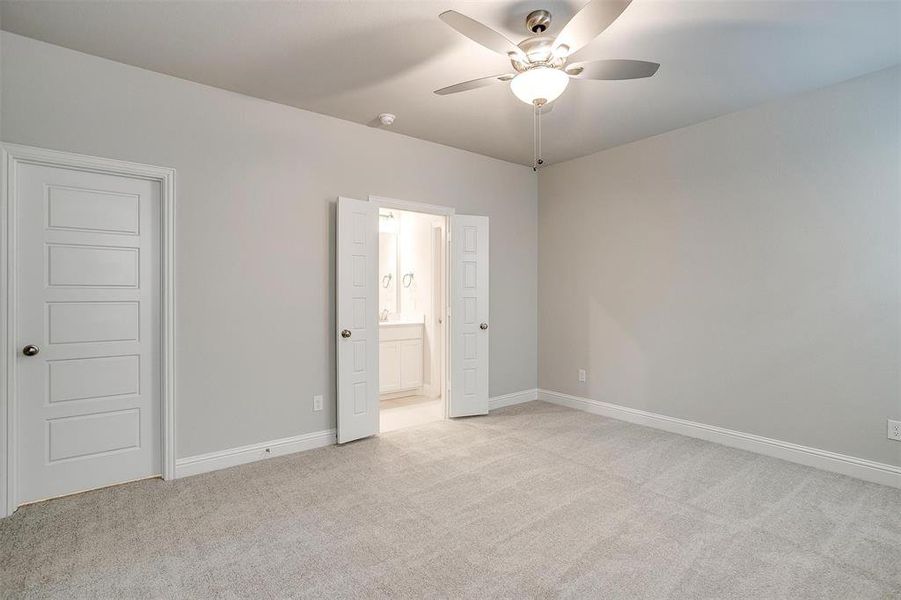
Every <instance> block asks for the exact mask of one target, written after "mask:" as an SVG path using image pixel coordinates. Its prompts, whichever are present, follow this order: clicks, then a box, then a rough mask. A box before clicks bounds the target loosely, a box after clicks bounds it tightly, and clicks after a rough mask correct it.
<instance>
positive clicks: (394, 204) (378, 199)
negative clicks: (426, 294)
mask: <svg viewBox="0 0 901 600" xmlns="http://www.w3.org/2000/svg"><path fill="white" fill-rule="evenodd" d="M369 201H370V202H373V203H375V204H376V205H377V206H378V207H379V208H393V209H395V210H406V211H410V212H418V213H425V214H429V215H437V216H439V217H444V222H445V234H444V336H443V337H444V339H443V340H442V342H443V346H444V348H443V350H442V354H443V355H444V356H442V357H441V358H442V361H441V374H440V377H439V381H440V383H441V384H443V386H444V387H443V389H441V398H442V400H443V402H442V403H443V404H444V418H445V419H446V418H448V415H449V414H450V396H451V394H452V392H451V383H450V380H451V378H450V377H449V376H448V373H450V359H451V339H452V338H453V336H451V335H449V334H448V332H449V331H450V323H451V312H450V305H451V302H450V300H451V298H450V290H451V288H450V281H451V253H450V252H449V251H448V247H449V246H450V243H451V227H452V225H451V221H452V219H451V217H453V216H454V214H455V213H456V211H455V210H454V209H453V208H451V207H450V206H442V205H440V204H426V203H425V202H414V201H411V200H398V199H397V198H387V197H385V196H373V195H372V194H370V195H369ZM432 377H434V374H433V375H432Z"/></svg>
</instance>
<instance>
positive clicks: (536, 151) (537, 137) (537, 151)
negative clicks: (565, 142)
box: [532, 102, 544, 171]
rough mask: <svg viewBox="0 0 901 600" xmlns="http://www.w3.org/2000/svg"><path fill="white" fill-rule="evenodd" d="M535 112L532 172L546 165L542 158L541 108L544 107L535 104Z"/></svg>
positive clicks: (533, 117) (533, 114) (533, 120)
mask: <svg viewBox="0 0 901 600" xmlns="http://www.w3.org/2000/svg"><path fill="white" fill-rule="evenodd" d="M533 106H534V107H535V110H534V112H533V113H532V171H538V167H540V166H541V165H543V164H544V159H542V158H541V108H542V107H543V106H544V105H543V104H540V103H538V102H535V103H534V105H533Z"/></svg>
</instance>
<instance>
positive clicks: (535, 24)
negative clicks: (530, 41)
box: [526, 10, 551, 34]
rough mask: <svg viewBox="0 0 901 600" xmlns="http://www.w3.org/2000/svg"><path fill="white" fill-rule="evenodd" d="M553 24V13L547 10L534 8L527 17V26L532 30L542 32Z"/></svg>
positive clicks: (537, 32)
mask: <svg viewBox="0 0 901 600" xmlns="http://www.w3.org/2000/svg"><path fill="white" fill-rule="evenodd" d="M550 26H551V13H549V12H548V11H546V10H533V11H532V12H530V13H529V16H527V17H526V27H527V28H528V29H529V31H530V32H532V33H536V34H542V33H544V32H545V31H547V29H548V27H550Z"/></svg>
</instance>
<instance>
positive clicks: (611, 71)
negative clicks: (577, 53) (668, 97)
mask: <svg viewBox="0 0 901 600" xmlns="http://www.w3.org/2000/svg"><path fill="white" fill-rule="evenodd" d="M659 68H660V65H659V64H657V63H655V62H647V61H644V60H620V59H609V60H592V61H589V62H581V63H573V64H571V65H567V66H566V74H567V75H569V76H570V77H575V78H576V79H603V80H615V79H642V78H643V77H651V76H652V75H653V74H654V73H656V72H657V69H659Z"/></svg>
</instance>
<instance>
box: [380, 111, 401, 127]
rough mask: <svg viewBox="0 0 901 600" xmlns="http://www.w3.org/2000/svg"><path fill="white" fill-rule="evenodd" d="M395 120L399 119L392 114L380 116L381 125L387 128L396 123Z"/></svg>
mask: <svg viewBox="0 0 901 600" xmlns="http://www.w3.org/2000/svg"><path fill="white" fill-rule="evenodd" d="M395 118H397V117H396V116H395V115H392V114H391V113H382V114H380V115H379V123H381V124H382V125H384V126H385V127H388V126H390V125H391V124H392V123H394V119H395Z"/></svg>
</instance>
